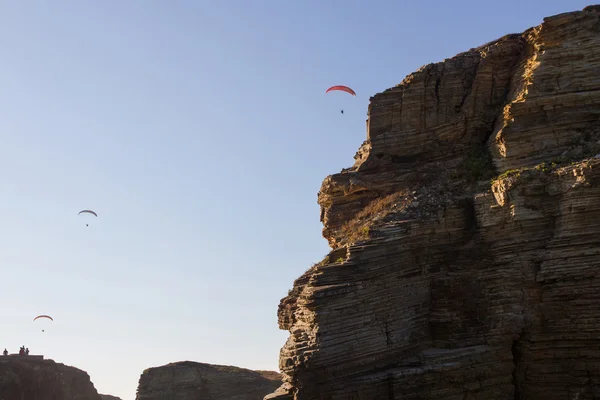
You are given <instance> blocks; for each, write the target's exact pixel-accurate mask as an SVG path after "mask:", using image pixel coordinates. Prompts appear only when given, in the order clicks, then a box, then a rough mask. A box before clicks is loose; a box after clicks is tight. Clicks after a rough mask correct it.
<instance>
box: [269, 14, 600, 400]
mask: <svg viewBox="0 0 600 400" xmlns="http://www.w3.org/2000/svg"><path fill="white" fill-rule="evenodd" d="M598 153H600V6H589V7H586V8H585V9H583V10H582V11H577V12H569V13H564V14H560V15H555V16H552V17H548V18H545V19H544V22H543V23H542V24H541V25H539V26H537V27H534V28H531V29H529V30H527V31H525V32H524V33H522V34H511V35H507V36H505V37H503V38H501V39H499V40H497V41H494V42H491V43H488V44H486V45H483V46H481V47H479V48H476V49H471V50H469V51H467V52H464V53H461V54H459V55H457V56H456V57H453V58H450V59H447V60H444V61H443V62H441V63H437V64H430V65H426V66H424V67H422V68H421V69H419V70H418V71H417V72H415V73H413V74H411V75H409V76H408V77H406V78H405V79H404V81H403V82H402V83H401V84H399V85H398V86H396V87H394V88H391V89H388V90H386V91H384V92H383V93H379V94H377V95H375V96H373V97H372V98H371V102H370V105H369V118H368V120H367V140H366V141H365V142H364V143H363V145H362V146H361V148H360V149H359V151H358V152H357V154H356V156H355V164H354V166H353V167H352V168H349V169H347V170H344V171H342V173H340V174H335V175H331V176H329V177H327V178H326V179H325V180H324V182H323V185H322V187H321V191H320V192H319V196H318V201H319V204H320V205H321V221H322V222H323V225H324V229H323V235H324V237H325V238H326V239H327V240H328V241H329V243H330V245H331V247H332V251H331V253H330V254H329V255H328V256H327V257H326V258H325V259H324V260H323V261H322V262H321V263H319V264H317V265H314V266H312V267H311V268H310V269H309V270H307V271H306V272H305V273H304V275H302V276H301V277H300V278H298V279H297V280H296V281H295V282H294V287H293V288H292V289H291V290H290V292H289V294H288V296H287V297H285V298H284V299H282V301H281V303H280V305H279V312H278V315H279V325H280V328H281V329H286V330H289V331H290V337H289V338H288V341H287V343H286V345H285V346H284V347H283V348H282V350H281V355H280V369H281V371H282V373H283V382H284V384H283V385H282V386H281V387H280V388H279V389H278V390H277V391H276V392H275V393H273V394H271V395H269V396H267V397H265V399H279V400H282V399H297V400H300V399H301V400H313V399H314V400H317V399H318V400H321V399H387V400H389V399H403V400H406V399H457V400H458V399H461V400H463V399H471V400H472V399H528V400H536V399H539V400H553V399H556V400H559V399H561V400H562V399H575V398H577V399H579V400H584V399H594V398H599V397H600V279H598V276H599V275H600V272H598V271H600V158H598V157H599V156H597V154H598Z"/></svg>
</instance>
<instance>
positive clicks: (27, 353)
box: [25, 347, 29, 356]
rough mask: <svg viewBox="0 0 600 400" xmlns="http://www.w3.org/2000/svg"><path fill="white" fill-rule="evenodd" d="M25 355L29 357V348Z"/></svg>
mask: <svg viewBox="0 0 600 400" xmlns="http://www.w3.org/2000/svg"><path fill="white" fill-rule="evenodd" d="M25 355H26V356H28V355H29V347H28V348H26V349H25Z"/></svg>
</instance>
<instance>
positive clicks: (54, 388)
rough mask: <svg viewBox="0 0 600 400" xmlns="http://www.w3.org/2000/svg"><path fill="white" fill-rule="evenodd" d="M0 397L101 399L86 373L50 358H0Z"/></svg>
mask: <svg viewBox="0 0 600 400" xmlns="http://www.w3.org/2000/svg"><path fill="white" fill-rule="evenodd" d="M0 400H102V399H101V397H100V395H98V392H97V391H96V389H95V388H94V384H93V383H92V382H91V381H90V377H89V375H88V374H87V373H86V372H85V371H82V370H80V369H77V368H75V367H69V366H66V365H63V364H58V363H55V362H54V361H52V360H36V359H33V358H32V359H15V358H8V357H0Z"/></svg>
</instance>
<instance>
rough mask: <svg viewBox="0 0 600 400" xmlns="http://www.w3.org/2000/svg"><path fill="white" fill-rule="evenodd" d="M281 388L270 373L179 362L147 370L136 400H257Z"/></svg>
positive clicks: (276, 376) (275, 377) (278, 381)
mask: <svg viewBox="0 0 600 400" xmlns="http://www.w3.org/2000/svg"><path fill="white" fill-rule="evenodd" d="M279 385H281V376H280V375H279V374H278V373H276V372H273V371H252V370H249V369H244V368H237V367H232V366H223V365H211V364H202V363H196V362H191V361H182V362H177V363H172V364H167V365H164V366H162V367H156V368H149V369H147V370H145V371H144V373H143V374H142V376H141V377H140V382H139V386H138V391H137V397H136V399H137V400H170V399H177V400H200V399H202V400H260V399H262V398H263V397H264V396H265V395H266V394H268V393H270V392H272V391H274V390H275V389H276V388H277V387H278V386H279Z"/></svg>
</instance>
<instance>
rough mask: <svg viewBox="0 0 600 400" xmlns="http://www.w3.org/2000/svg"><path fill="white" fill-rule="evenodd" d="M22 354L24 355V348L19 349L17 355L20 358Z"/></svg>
mask: <svg viewBox="0 0 600 400" xmlns="http://www.w3.org/2000/svg"><path fill="white" fill-rule="evenodd" d="M24 354H25V346H23V347H21V348H20V349H19V355H20V356H22V355H24Z"/></svg>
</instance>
